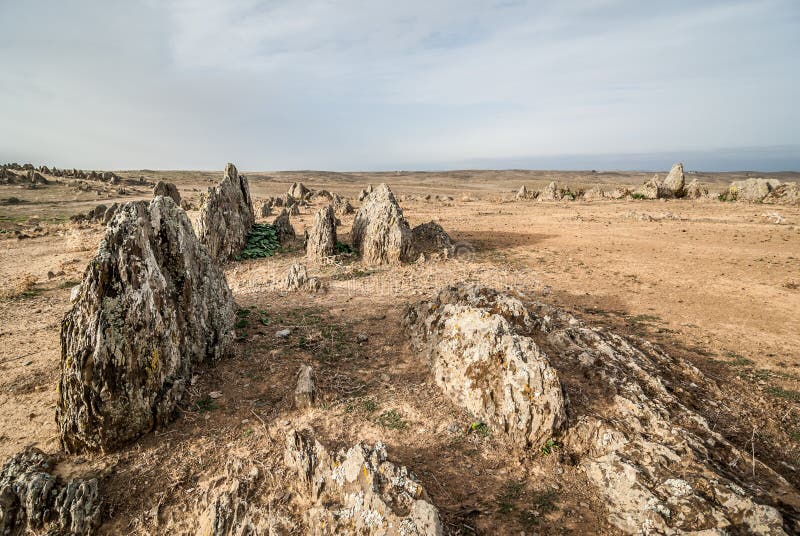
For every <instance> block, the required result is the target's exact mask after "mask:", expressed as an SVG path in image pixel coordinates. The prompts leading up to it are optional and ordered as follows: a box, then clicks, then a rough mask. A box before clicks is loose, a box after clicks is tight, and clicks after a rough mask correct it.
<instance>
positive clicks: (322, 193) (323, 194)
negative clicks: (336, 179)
mask: <svg viewBox="0 0 800 536" xmlns="http://www.w3.org/2000/svg"><path fill="white" fill-rule="evenodd" d="M310 197H311V198H313V199H327V200H328V201H330V200H332V199H333V194H331V193H330V192H329V191H328V190H317V191H316V192H314V193H312V194H311V195H310Z"/></svg>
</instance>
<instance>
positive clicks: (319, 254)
mask: <svg viewBox="0 0 800 536" xmlns="http://www.w3.org/2000/svg"><path fill="white" fill-rule="evenodd" d="M335 254H336V216H334V214H333V207H332V206H330V205H327V206H324V207H322V208H321V209H319V211H318V212H317V214H316V216H314V225H312V226H311V230H310V231H309V232H308V236H307V237H306V259H308V260H309V261H311V262H320V261H323V260H324V259H326V258H329V257H333V255H335Z"/></svg>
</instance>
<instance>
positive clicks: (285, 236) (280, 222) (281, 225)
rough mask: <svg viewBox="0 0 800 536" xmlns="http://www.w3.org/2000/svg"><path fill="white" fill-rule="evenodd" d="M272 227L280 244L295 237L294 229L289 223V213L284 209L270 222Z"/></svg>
mask: <svg viewBox="0 0 800 536" xmlns="http://www.w3.org/2000/svg"><path fill="white" fill-rule="evenodd" d="M272 226H273V227H275V236H276V237H277V238H278V242H280V243H281V244H283V243H285V242H288V241H289V240H292V239H293V238H294V237H295V236H296V233H295V230H294V227H292V223H291V222H290V221H289V211H288V210H286V209H285V208H284V209H282V210H281V213H280V214H278V217H277V218H275V220H274V221H273V222H272Z"/></svg>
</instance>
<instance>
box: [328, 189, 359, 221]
mask: <svg viewBox="0 0 800 536" xmlns="http://www.w3.org/2000/svg"><path fill="white" fill-rule="evenodd" d="M331 206H333V211H334V212H335V213H336V214H337V215H338V216H344V215H345V214H352V213H353V212H355V209H354V208H353V205H351V204H350V200H349V199H347V198H345V197H342V196H340V195H339V194H333V196H332V197H331Z"/></svg>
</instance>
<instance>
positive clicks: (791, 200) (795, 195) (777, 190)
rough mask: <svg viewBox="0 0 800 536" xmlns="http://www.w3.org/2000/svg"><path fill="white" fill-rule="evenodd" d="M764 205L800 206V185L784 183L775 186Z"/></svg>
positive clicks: (765, 197)
mask: <svg viewBox="0 0 800 536" xmlns="http://www.w3.org/2000/svg"><path fill="white" fill-rule="evenodd" d="M762 201H763V202H764V203H779V204H784V205H798V204H800V185H798V184H797V183H796V182H784V183H782V184H779V185H778V186H775V187H774V188H773V189H772V190H770V192H769V193H768V194H767V195H766V196H764V199H763V200H762Z"/></svg>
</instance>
